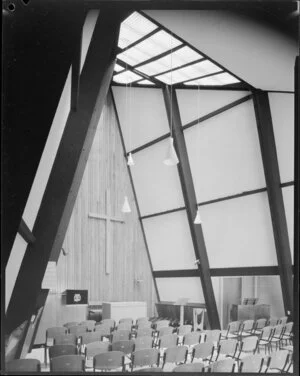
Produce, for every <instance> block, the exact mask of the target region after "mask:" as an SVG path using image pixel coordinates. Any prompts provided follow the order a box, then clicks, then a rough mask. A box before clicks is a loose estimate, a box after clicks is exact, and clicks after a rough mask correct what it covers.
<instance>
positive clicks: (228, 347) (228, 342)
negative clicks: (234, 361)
mask: <svg viewBox="0 0 300 376" xmlns="http://www.w3.org/2000/svg"><path fill="white" fill-rule="evenodd" d="M237 346H238V341H237V340H235V339H225V340H224V341H221V342H220V343H219V348H218V354H225V355H229V356H232V357H234V356H235V353H236V350H237Z"/></svg>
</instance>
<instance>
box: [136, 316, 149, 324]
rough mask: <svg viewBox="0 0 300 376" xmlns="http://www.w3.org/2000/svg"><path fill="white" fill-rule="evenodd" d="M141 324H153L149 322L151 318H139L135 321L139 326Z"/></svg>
mask: <svg viewBox="0 0 300 376" xmlns="http://www.w3.org/2000/svg"><path fill="white" fill-rule="evenodd" d="M140 322H151V321H150V320H149V317H138V318H137V319H136V320H135V323H136V324H139V323H140Z"/></svg>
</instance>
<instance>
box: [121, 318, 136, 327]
mask: <svg viewBox="0 0 300 376" xmlns="http://www.w3.org/2000/svg"><path fill="white" fill-rule="evenodd" d="M120 324H130V326H132V325H133V319H132V318H131V317H124V318H122V319H120V320H119V325H120Z"/></svg>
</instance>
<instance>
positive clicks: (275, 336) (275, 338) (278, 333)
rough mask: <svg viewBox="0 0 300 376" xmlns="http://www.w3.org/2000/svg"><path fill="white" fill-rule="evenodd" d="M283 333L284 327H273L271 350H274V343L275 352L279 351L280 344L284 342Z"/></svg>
mask: <svg viewBox="0 0 300 376" xmlns="http://www.w3.org/2000/svg"><path fill="white" fill-rule="evenodd" d="M283 332H284V326H283V325H275V326H274V327H273V332H272V337H271V339H270V347H271V350H272V345H273V343H275V350H279V348H280V343H281V342H282V336H283Z"/></svg>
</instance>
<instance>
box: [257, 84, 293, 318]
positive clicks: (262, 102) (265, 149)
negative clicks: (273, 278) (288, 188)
mask: <svg viewBox="0 0 300 376" xmlns="http://www.w3.org/2000/svg"><path fill="white" fill-rule="evenodd" d="M253 101H254V110H255V116H256V123H257V129H258V136H259V142H260V149H261V155H262V161H263V166H264V172H265V179H266V185H267V193H268V199H269V205H270V212H271V218H272V226H273V234H274V241H275V248H276V254H277V261H278V269H279V275H280V281H281V288H282V296H283V302H284V309H285V312H286V314H288V312H290V314H292V311H293V278H292V258H291V250H290V244H289V237H288V229H287V222H286V216H285V209H284V202H283V196H282V190H281V187H280V174H279V166H278V159H277V152H276V144H275V137H274V131H273V123H272V116H271V109H270V103H269V97H268V93H267V92H265V91H262V90H255V91H254V92H253Z"/></svg>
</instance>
